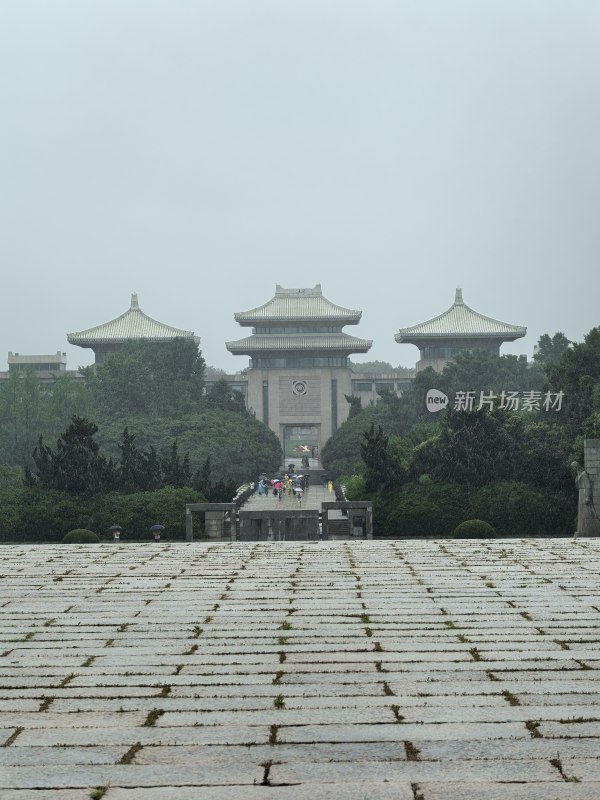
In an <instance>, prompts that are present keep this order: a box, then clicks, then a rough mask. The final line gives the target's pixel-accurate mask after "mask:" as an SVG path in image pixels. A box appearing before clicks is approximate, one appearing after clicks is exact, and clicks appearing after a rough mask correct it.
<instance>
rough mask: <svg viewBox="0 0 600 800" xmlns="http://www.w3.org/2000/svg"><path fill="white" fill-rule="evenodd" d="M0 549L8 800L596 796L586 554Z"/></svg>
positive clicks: (373, 547) (595, 705) (594, 673)
mask: <svg viewBox="0 0 600 800" xmlns="http://www.w3.org/2000/svg"><path fill="white" fill-rule="evenodd" d="M0 552H1V558H2V563H1V565H0V797H2V798H3V800H17V799H20V800H31V799H32V798H36V800H46V798H49V800H89V799H90V798H91V799H92V800H94V799H96V800H98V799H99V798H102V797H104V798H106V800H142V798H143V800H169V799H170V798H173V800H175V799H176V800H198V798H199V799H200V800H253V799H255V800H264V799H265V798H269V799H270V800H271V799H272V798H276V799H277V800H303V799H304V798H306V799H307V800H308V799H310V800H319V799H320V798H325V799H327V798H331V800H334V798H341V799H342V800H392V798H393V800H442V799H443V800H480V798H485V800H516V799H517V798H519V800H521V798H524V799H525V800H566V799H567V798H568V799H569V800H598V799H599V798H600V540H596V539H579V540H577V541H576V542H573V541H571V540H567V539H532V540H486V541H466V540H463V541H446V540H444V541H441V540H440V541H433V540H428V541H403V540H398V541H377V540H375V541H350V542H323V543H310V542H309V543H301V542H298V543H267V542H264V543H233V544H221V543H218V544H211V543H206V542H204V543H202V542H198V543H189V544H184V543H177V544H175V543H173V544H169V543H160V544H152V545H147V544H146V545H133V544H119V545H112V544H110V545H106V544H105V545H70V546H67V545H38V546H16V545H14V546H5V547H3V548H2V550H1V551H0Z"/></svg>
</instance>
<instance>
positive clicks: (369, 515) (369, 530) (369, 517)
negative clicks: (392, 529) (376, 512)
mask: <svg viewBox="0 0 600 800" xmlns="http://www.w3.org/2000/svg"><path fill="white" fill-rule="evenodd" d="M365 528H366V531H365V532H366V535H367V539H372V538H373V506H372V505H370V504H369V505H368V506H367V508H366V509H365Z"/></svg>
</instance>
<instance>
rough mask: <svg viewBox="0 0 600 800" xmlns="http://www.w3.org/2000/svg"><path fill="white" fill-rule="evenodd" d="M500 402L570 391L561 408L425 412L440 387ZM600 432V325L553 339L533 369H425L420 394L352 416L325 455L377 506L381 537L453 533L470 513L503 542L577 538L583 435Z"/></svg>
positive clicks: (507, 359) (467, 358) (520, 363)
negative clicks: (581, 336) (572, 337)
mask: <svg viewBox="0 0 600 800" xmlns="http://www.w3.org/2000/svg"><path fill="white" fill-rule="evenodd" d="M432 388H435V389H438V390H440V391H441V392H444V393H445V394H446V395H447V396H448V397H453V396H454V395H455V394H456V392H458V391H474V392H475V395H476V396H479V393H480V392H484V393H486V394H493V393H496V394H497V395H500V393H501V392H502V390H510V391H513V392H539V393H541V395H542V397H543V396H544V393H545V392H551V393H553V395H554V396H556V395H557V394H558V393H563V394H562V395H561V397H562V408H561V410H560V412H559V411H554V410H548V411H544V410H543V408H541V409H540V410H536V409H533V410H524V409H523V408H521V409H518V410H515V411H507V410H499V409H498V408H495V409H490V408H487V407H482V408H481V409H478V408H477V406H474V407H473V409H472V410H469V411H464V410H455V409H454V407H453V406H452V404H451V403H450V404H449V405H448V407H447V408H446V409H445V410H444V411H442V412H439V413H437V414H435V415H433V414H431V413H430V412H429V411H428V410H427V407H426V403H425V398H426V395H427V392H428V390H429V389H432ZM599 436H600V329H598V328H594V329H593V330H592V331H591V332H590V333H589V334H588V335H587V336H586V337H585V340H584V341H583V342H582V343H578V344H573V343H571V342H569V340H568V339H567V338H566V337H565V336H564V334H562V333H557V334H555V335H554V336H549V335H545V336H542V337H541V339H540V341H539V344H538V348H537V352H536V356H535V359H534V361H533V363H528V362H527V361H526V359H525V358H524V357H517V356H494V355H492V354H491V353H488V352H484V351H474V352H471V353H464V354H461V355H459V356H458V357H457V358H456V359H455V360H454V361H453V362H451V363H449V364H448V365H447V366H446V368H445V369H444V370H443V371H442V372H441V373H436V372H434V371H433V370H431V369H428V370H424V371H422V372H419V373H418V374H417V376H416V379H415V381H414V384H413V387H412V390H411V391H409V392H406V393H405V394H403V396H402V397H400V398H398V397H397V396H396V395H394V394H385V393H384V394H382V395H381V396H380V399H379V402H378V403H377V404H376V405H370V406H368V407H367V408H363V409H357V408H356V407H355V408H354V409H353V413H352V416H351V418H349V420H348V421H347V422H345V423H344V424H343V425H342V426H341V427H340V429H339V430H338V431H337V432H336V434H335V435H334V436H333V437H332V438H331V439H330V441H329V442H328V443H327V444H326V446H325V447H324V448H323V453H322V457H323V461H324V465H325V466H326V468H327V469H329V470H330V471H331V472H332V473H333V474H334V475H336V476H342V478H343V481H344V482H345V484H346V485H347V487H348V490H349V496H350V497H351V498H354V499H359V498H360V499H365V498H371V499H372V500H373V502H374V519H375V526H376V530H377V531H378V532H379V533H380V534H389V535H400V534H406V535H410V534H417V535H419V534H420V535H440V534H448V533H451V531H452V530H453V529H454V527H455V526H456V525H457V524H459V523H460V522H462V521H463V520H465V519H467V518H469V517H477V518H481V519H484V520H486V521H488V522H490V523H491V524H492V525H494V526H495V528H496V530H497V532H498V533H499V534H507V535H508V534H511V535H519V534H521V535H527V534H534V533H540V534H541V533H546V534H558V533H568V532H572V531H573V530H574V528H573V526H574V519H575V514H576V496H575V490H574V484H573V476H572V474H571V472H570V469H569V463H570V462H571V461H572V460H573V459H577V460H582V456H583V439H584V438H586V437H590V438H596V437H599Z"/></svg>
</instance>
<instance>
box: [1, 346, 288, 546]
mask: <svg viewBox="0 0 600 800" xmlns="http://www.w3.org/2000/svg"><path fill="white" fill-rule="evenodd" d="M83 373H84V380H79V381H75V380H72V379H70V378H61V379H59V380H58V381H57V382H56V383H55V384H54V386H53V387H52V388H51V389H50V390H42V389H41V388H40V386H39V384H38V381H37V379H36V376H35V374H34V373H32V372H23V373H15V374H11V375H10V376H9V379H8V380H7V381H6V382H4V383H3V384H2V385H0V464H4V465H6V466H5V467H4V471H3V472H2V471H0V537H2V536H4V537H6V536H10V535H11V531H13V532H14V531H20V534H19V535H20V536H21V537H22V536H24V535H27V534H29V535H34V536H35V535H39V536H42V537H43V536H44V535H46V534H45V533H44V530H45V526H46V523H45V522H44V519H50V518H52V519H54V518H55V514H54V513H52V514H50V516H49V517H48V516H47V515H48V514H49V512H50V509H51V508H62V509H63V512H64V522H63V523H60V524H59V523H58V522H57V523H56V524H54V523H52V524H51V525H50V527H51V528H52V530H53V531H56V530H59V529H60V530H62V529H66V530H68V529H69V527H68V526H69V525H70V526H71V527H87V528H90V527H92V525H91V523H90V519H91V520H92V522H93V521H94V520H96V521H97V524H98V525H102V524H104V522H105V517H106V513H105V511H106V509H108V508H114V509H116V510H115V511H114V513H116V514H118V513H120V514H121V515H124V517H128V516H129V517H131V514H129V512H128V511H127V509H130V508H131V507H132V506H135V504H136V502H137V501H136V499H135V498H136V497H139V498H143V500H140V501H139V502H140V503H142V505H143V506H144V507H145V508H146V509H150V508H153V507H154V504H153V501H152V498H153V497H154V496H158V495H160V496H162V497H163V498H166V499H167V500H169V498H170V500H169V502H171V501H172V502H175V501H174V500H173V498H174V497H176V496H178V495H177V492H179V493H181V492H183V493H184V495H185V496H186V497H188V500H187V501H186V502H192V500H194V501H200V500H202V499H207V500H211V501H215V502H222V501H229V500H230V499H231V498H232V497H233V495H234V494H235V490H236V488H237V486H239V485H240V484H241V483H243V482H245V481H247V480H249V479H251V478H252V477H254V476H255V475H256V474H257V473H259V472H261V471H263V470H265V471H274V470H275V469H277V468H278V467H279V465H280V464H281V448H280V445H279V441H278V439H277V437H276V436H275V434H274V433H273V432H272V431H271V430H269V428H267V427H266V426H265V425H263V424H262V423H260V422H258V421H257V420H256V419H255V418H254V416H253V415H252V414H251V413H249V412H248V411H247V410H246V408H245V403H244V398H243V397H242V396H241V395H240V394H239V393H238V392H234V391H232V390H231V389H230V387H229V386H228V385H227V383H226V382H225V381H224V380H222V379H221V380H218V381H217V382H216V383H213V384H212V385H211V387H210V388H209V390H208V391H205V378H204V376H205V364H204V359H203V358H202V356H201V354H200V352H199V350H198V347H197V345H196V344H195V343H194V342H192V341H190V340H183V339H177V340H174V341H173V342H170V343H165V344H163V345H159V346H157V345H151V344H148V343H145V342H130V343H128V344H127V345H125V346H124V347H123V348H122V349H121V350H119V351H118V352H115V353H114V354H111V355H110V356H109V357H108V358H107V359H106V361H105V362H104V363H102V364H100V365H98V366H97V367H95V368H86V369H84V370H83ZM10 467H13V469H10ZM15 475H18V476H20V479H19V480H18V481H16V479H15ZM23 478H24V481H23ZM15 481H16V483H15ZM173 493H175V494H173ZM182 496H183V495H182ZM49 497H52V498H53V499H52V502H51V503H49V502H48V498H49ZM107 498H109V499H107ZM118 498H120V499H119V500H117V499H118ZM189 498H192V499H189ZM75 500H76V502H75ZM119 503H120V505H119ZM123 504H125V505H123ZM167 505H168V503H167ZM183 505H184V504H180V506H179V512H178V513H179V514H180V516H181V515H182V513H183ZM77 507H79V509H80V512H77V513H76V511H75V509H76V508H77ZM36 509H37V511H36ZM81 509H84V510H83V511H82V510H81ZM140 509H141V506H140V508H139V509H138V511H139V510H140ZM42 510H43V513H42ZM149 515H150V512H149V511H148V512H147V513H146V514H145V517H148V518H149ZM82 516H83V519H81V517H82ZM142 517H144V515H143V514H141V511H140V513H138V514H137V516H136V515H135V514H134V515H133V517H132V519H133V518H135V519H136V520H137V522H136V524H137V525H140V524H141V520H142ZM145 517H144V518H145ZM86 520H87V523H89V524H86ZM74 521H76V522H77V524H72V523H73V522H74ZM155 521H156V520H155ZM112 522H115V518H114V517H113V519H112ZM109 524H112V523H109ZM119 524H123V523H122V522H119ZM28 525H30V526H32V527H31V528H28V527H27V526H28ZM178 529H179V531H180V532H181V531H182V530H183V517H182V516H181V518H180V519H179V521H178ZM63 532H64V530H63ZM46 533H47V532H46ZM47 535H50V534H47ZM52 535H55V534H54V533H53V534H52Z"/></svg>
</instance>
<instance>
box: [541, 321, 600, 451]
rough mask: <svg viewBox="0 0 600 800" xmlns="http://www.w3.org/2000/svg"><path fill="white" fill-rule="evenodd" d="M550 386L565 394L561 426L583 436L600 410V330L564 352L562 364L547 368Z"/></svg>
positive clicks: (559, 417) (594, 329) (547, 365)
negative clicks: (584, 428)
mask: <svg viewBox="0 0 600 800" xmlns="http://www.w3.org/2000/svg"><path fill="white" fill-rule="evenodd" d="M545 369H546V374H547V375H548V384H549V387H550V389H552V390H553V391H554V392H563V393H564V401H563V412H562V413H561V414H560V416H557V422H558V423H559V424H565V425H567V426H568V427H569V428H570V431H571V435H572V436H576V435H578V434H581V432H582V430H583V426H584V424H585V423H586V420H588V418H589V417H591V416H592V415H593V414H594V413H595V412H597V411H599V410H600V327H599V328H592V330H591V331H590V332H589V333H588V334H587V335H586V336H585V337H584V341H583V342H579V343H575V344H573V346H572V347H568V348H567V349H566V350H564V351H563V353H562V355H561V357H560V360H559V361H558V362H549V363H547V364H546V365H545Z"/></svg>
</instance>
